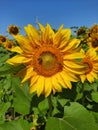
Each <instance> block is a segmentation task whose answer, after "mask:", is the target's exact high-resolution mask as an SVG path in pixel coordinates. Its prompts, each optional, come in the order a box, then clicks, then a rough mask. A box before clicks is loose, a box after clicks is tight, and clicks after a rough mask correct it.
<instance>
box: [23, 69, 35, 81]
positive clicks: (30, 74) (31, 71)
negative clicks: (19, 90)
mask: <svg viewBox="0 0 98 130" xmlns="http://www.w3.org/2000/svg"><path fill="white" fill-rule="evenodd" d="M32 75H33V67H28V68H27V70H26V74H25V76H24V78H23V80H22V81H21V83H24V82H25V81H27V80H28V79H30V78H31V77H32Z"/></svg>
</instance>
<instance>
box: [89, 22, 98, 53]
mask: <svg viewBox="0 0 98 130" xmlns="http://www.w3.org/2000/svg"><path fill="white" fill-rule="evenodd" d="M87 41H88V45H89V47H90V48H94V49H95V50H97V51H98V25H97V24H95V25H93V26H92V27H91V28H90V29H89V32H88V39H87Z"/></svg>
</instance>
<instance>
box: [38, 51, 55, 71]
mask: <svg viewBox="0 0 98 130" xmlns="http://www.w3.org/2000/svg"><path fill="white" fill-rule="evenodd" d="M38 60H39V64H40V65H41V66H42V67H43V69H45V70H51V69H53V68H54V67H55V64H56V61H57V57H56V56H55V55H54V54H52V53H51V52H43V53H42V54H41V55H40V58H39V59H38Z"/></svg>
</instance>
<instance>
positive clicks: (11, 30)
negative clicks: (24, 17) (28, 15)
mask: <svg viewBox="0 0 98 130" xmlns="http://www.w3.org/2000/svg"><path fill="white" fill-rule="evenodd" d="M19 31H20V29H19V27H18V26H16V25H10V26H9V27H8V33H9V34H11V35H17V34H18V33H19Z"/></svg>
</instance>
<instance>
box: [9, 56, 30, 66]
mask: <svg viewBox="0 0 98 130" xmlns="http://www.w3.org/2000/svg"><path fill="white" fill-rule="evenodd" d="M30 61H31V59H30V58H26V57H24V56H22V55H16V56H14V57H12V58H10V59H8V60H7V63H9V64H11V65H18V64H24V63H27V62H30Z"/></svg>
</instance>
